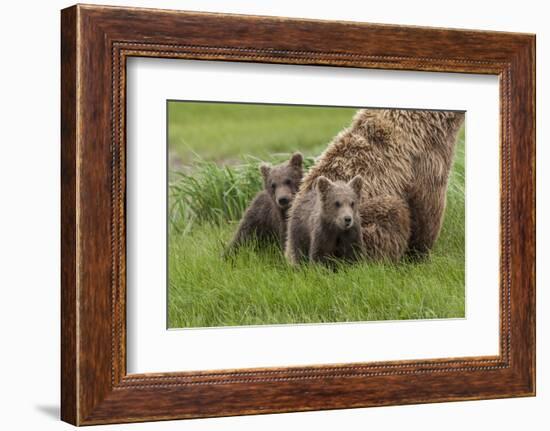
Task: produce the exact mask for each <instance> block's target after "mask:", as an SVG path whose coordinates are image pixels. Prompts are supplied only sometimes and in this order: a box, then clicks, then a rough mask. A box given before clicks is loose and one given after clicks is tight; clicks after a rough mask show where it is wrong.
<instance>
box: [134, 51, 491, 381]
mask: <svg viewBox="0 0 550 431" xmlns="http://www.w3.org/2000/svg"><path fill="white" fill-rule="evenodd" d="M205 82H206V83H208V84H207V85H204V83H205ZM127 83H128V96H127V97H128V99H127V101H128V119H127V124H128V143H127V148H128V151H127V154H128V155H127V162H128V166H127V169H128V199H127V209H128V216H127V229H128V239H127V247H128V252H127V255H128V261H127V270H128V280H127V287H128V292H127V298H128V319H127V320H128V338H127V340H128V344H127V346H128V372H129V373H143V372H162V371H189V370H204V369H223V368H226V369H227V368H247V367H268V366H275V367H276V366H286V365H307V364H336V363H350V362H368V361H384V360H405V359H427V358H443V357H461V356H494V355H497V354H498V335H499V315H498V307H499V294H498V287H499V271H498V269H499V267H498V265H499V247H498V244H499V224H498V222H497V220H498V219H499V188H500V185H499V153H500V151H499V133H500V129H499V125H500V123H499V103H498V95H499V82H498V77H496V76H489V75H466V74H457V73H427V72H405V71H387V70H386V71H381V70H362V69H350V68H334V67H311V66H309V67H308V66H300V67H298V66H288V65H274V64H262V65H257V64H239V63H227V62H225V63H224V62H204V61H194V60H191V61H190V60H174V59H151V58H140V59H131V60H130V61H129V63H128V77H127ZM357 88H361V89H362V91H359V92H358V91H356V89H357ZM320 89H323V90H322V91H319V90H320ZM185 98H186V99H188V100H209V101H216V100H217V101H231V102H238V101H246V102H266V103H282V102H285V103H294V104H300V103H301V104H311V105H319V104H331V105H334V106H366V105H368V106H378V107H384V106H385V107H400V108H420V109H454V110H463V111H466V166H467V169H466V319H445V320H436V321H434V320H421V321H400V322H367V323H358V322H355V323H333V324H328V325H327V324H323V325H311V324H310V325H267V326H256V327H240V328H235V327H233V328H228V327H226V328H208V329H197V328H194V329H180V330H170V331H167V330H166V327H167V322H166V302H167V299H166V295H165V294H166V289H165V286H166V166H165V162H166V160H167V157H166V150H167V149H166V145H165V143H166V133H167V131H166V112H165V111H166V100H167V99H178V100H182V99H185Z"/></svg>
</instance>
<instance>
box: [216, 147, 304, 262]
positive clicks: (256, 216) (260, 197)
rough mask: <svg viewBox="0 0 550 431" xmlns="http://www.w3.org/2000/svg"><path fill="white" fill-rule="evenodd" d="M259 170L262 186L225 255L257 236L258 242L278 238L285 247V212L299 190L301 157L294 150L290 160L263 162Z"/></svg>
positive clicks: (301, 166)
mask: <svg viewBox="0 0 550 431" xmlns="http://www.w3.org/2000/svg"><path fill="white" fill-rule="evenodd" d="M260 172H261V174H262V177H263V183H264V189H263V190H262V191H261V192H259V193H258V194H257V195H256V197H255V198H254V199H253V200H252V202H251V203H250V205H249V207H248V208H247V210H246V211H245V213H244V215H243V218H242V220H241V222H240V223H239V227H238V228H237V232H236V233H235V236H234V237H233V239H232V240H231V242H230V243H229V246H228V248H227V250H226V255H227V254H231V253H234V252H235V251H236V250H237V249H238V248H239V247H240V246H242V245H243V244H245V243H247V242H250V240H253V239H255V240H257V241H258V243H259V244H266V243H270V242H273V241H274V240H275V241H277V242H278V243H279V244H280V246H281V249H284V244H285V238H286V224H287V212H288V210H289V208H290V205H291V204H292V201H293V200H294V196H295V195H296V193H297V192H298V189H299V187H300V183H301V181H302V176H303V157H302V154H301V153H294V154H293V155H292V157H291V158H290V160H288V161H286V162H284V163H281V164H279V165H276V166H270V165H268V164H265V163H262V164H261V165H260Z"/></svg>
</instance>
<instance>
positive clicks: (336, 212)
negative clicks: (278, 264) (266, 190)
mask: <svg viewBox="0 0 550 431" xmlns="http://www.w3.org/2000/svg"><path fill="white" fill-rule="evenodd" d="M362 187H363V179H362V177H361V176H359V175H357V176H356V177H354V178H353V179H352V180H351V181H350V182H348V183H345V182H343V181H336V182H332V181H331V180H329V179H328V178H326V177H324V176H320V177H318V178H317V180H316V183H315V186H314V187H313V188H312V189H310V190H309V191H308V192H306V193H305V194H304V195H302V196H301V197H300V198H299V199H297V200H296V202H295V203H294V206H293V208H292V210H291V212H290V217H289V221H288V241H287V245H286V257H287V259H288V260H289V261H290V263H292V264H298V263H300V262H302V261H304V260H309V261H310V262H320V263H325V264H329V263H331V262H333V261H334V259H342V260H345V261H348V262H353V261H356V260H358V259H359V258H360V257H361V256H362V255H363V254H364V252H365V246H364V244H363V236H362V233H361V216H360V212H359V209H360V198H361V189H362Z"/></svg>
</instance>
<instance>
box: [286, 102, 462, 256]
mask: <svg viewBox="0 0 550 431" xmlns="http://www.w3.org/2000/svg"><path fill="white" fill-rule="evenodd" d="M463 122H464V112H456V111H420V110H404V109H362V110H360V111H358V112H357V114H356V115H355V117H354V118H353V121H352V123H351V125H350V126H349V127H348V128H346V129H344V130H343V131H342V132H341V133H339V134H338V135H337V136H336V137H335V138H334V139H333V141H332V142H331V143H330V145H329V146H328V148H327V149H326V151H325V152H324V153H323V154H322V155H321V156H320V158H319V160H318V161H317V162H316V164H315V165H314V166H313V168H312V169H310V171H309V172H308V173H307V175H306V176H305V178H304V180H303V182H302V185H301V187H300V191H299V192H298V194H297V196H296V199H295V203H294V205H293V208H294V207H296V206H298V205H297V204H299V202H300V200H301V199H304V196H305V195H306V193H307V192H308V191H309V190H310V189H311V188H312V187H313V186H314V184H315V180H316V178H318V177H319V176H321V175H322V176H325V177H327V178H329V179H330V180H332V181H337V180H339V181H346V182H347V181H350V180H351V179H352V178H353V177H355V176H356V175H361V177H362V178H363V188H362V196H361V203H360V205H361V218H362V220H361V230H362V235H363V240H364V244H365V247H366V254H367V256H368V257H370V258H371V259H375V260H378V259H387V260H392V261H397V260H399V259H401V258H402V256H403V255H404V254H405V253H406V252H407V251H409V252H412V253H415V254H424V253H426V252H428V251H429V250H430V249H431V248H432V246H433V245H434V242H435V241H436V239H437V237H438V235H439V231H440V229H441V224H442V221H443V215H444V211H445V202H446V192H447V183H448V178H449V172H450V169H451V165H452V161H453V155H454V148H455V142H456V138H457V133H458V131H459V129H460V127H461V126H462V124H463ZM290 219H292V209H291V215H290ZM288 234H289V235H292V229H291V227H290V226H289V232H288Z"/></svg>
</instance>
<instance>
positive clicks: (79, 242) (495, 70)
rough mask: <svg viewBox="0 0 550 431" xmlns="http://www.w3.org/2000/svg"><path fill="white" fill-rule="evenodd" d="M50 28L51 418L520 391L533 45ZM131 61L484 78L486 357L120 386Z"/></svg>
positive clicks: (123, 381)
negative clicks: (57, 372)
mask: <svg viewBox="0 0 550 431" xmlns="http://www.w3.org/2000/svg"><path fill="white" fill-rule="evenodd" d="M61 24H62V25H61V50H62V56H61V58H62V64H61V72H62V76H61V83H62V93H61V108H62V109H61V111H62V112H61V123H62V134H61V138H62V147H61V162H62V163H61V166H62V175H61V177H62V179H61V189H62V199H61V206H62V219H61V226H62V247H61V253H62V286H61V288H62V295H61V305H62V325H61V339H62V345H61V353H62V355H61V357H62V362H61V366H62V368H61V376H62V378H61V388H62V390H61V417H62V419H63V420H64V421H67V422H69V423H72V424H75V425H91V424H102V423H116V422H137V421H151V420H165V419H178V418H195V417H212V416H230V415H242V414H259V413H274V412H289V411H307V410H321V409H341V408H352V407H368V406H383V405H394V404H413V403H427V402H442V401H456V400H475V399H489V398H503V397H516V396H533V395H534V394H535V37H534V35H528V34H512V33H500V32H486V31H467V30H448V29H436V28H423V27H403V26H392V25H376V24H362V23H352V22H330V21H313V20H297V19H286V18H275V17H255V16H240V15H219V14H211V13H196V12H177V11H164V10H147V9H132V8H118V7H102V6H81V5H78V6H73V7H70V8H68V9H65V10H63V11H62V20H61ZM206 29H207V30H206ZM135 56H138V57H162V58H174V59H195V60H204V61H208V60H218V61H228V62H232V61H238V62H253V63H282V64H292V65H330V66H341V67H353V68H370V69H391V70H411V71H432V72H459V73H476V74H491V75H497V76H498V77H499V82H500V120H501V121H500V139H501V142H500V149H501V168H500V169H501V177H500V180H501V196H500V208H501V219H500V226H501V228H500V256H501V258H500V354H499V355H498V356H490V357H459V358H442V359H430V360H412V361H397V362H396V361H392V362H376V363H353V364H337V365H326V366H319V365H315V366H313V365H312V366H301V367H291V368H290V367H289V368H264V369H257V368H255V369H236V370H226V371H212V370H204V371H201V372H176V373H174V372H170V373H156V374H127V372H126V348H125V346H126V320H125V316H126V314H125V313H126V260H125V259H126V258H125V256H126V255H125V251H126V248H125V243H126V241H125V240H126V237H125V235H126V233H125V216H126V213H125V211H126V208H125V193H126V170H125V168H126V166H125V159H126V153H125V152H126V122H125V118H126V111H125V98H126V60H127V59H128V58H129V57H135Z"/></svg>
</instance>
